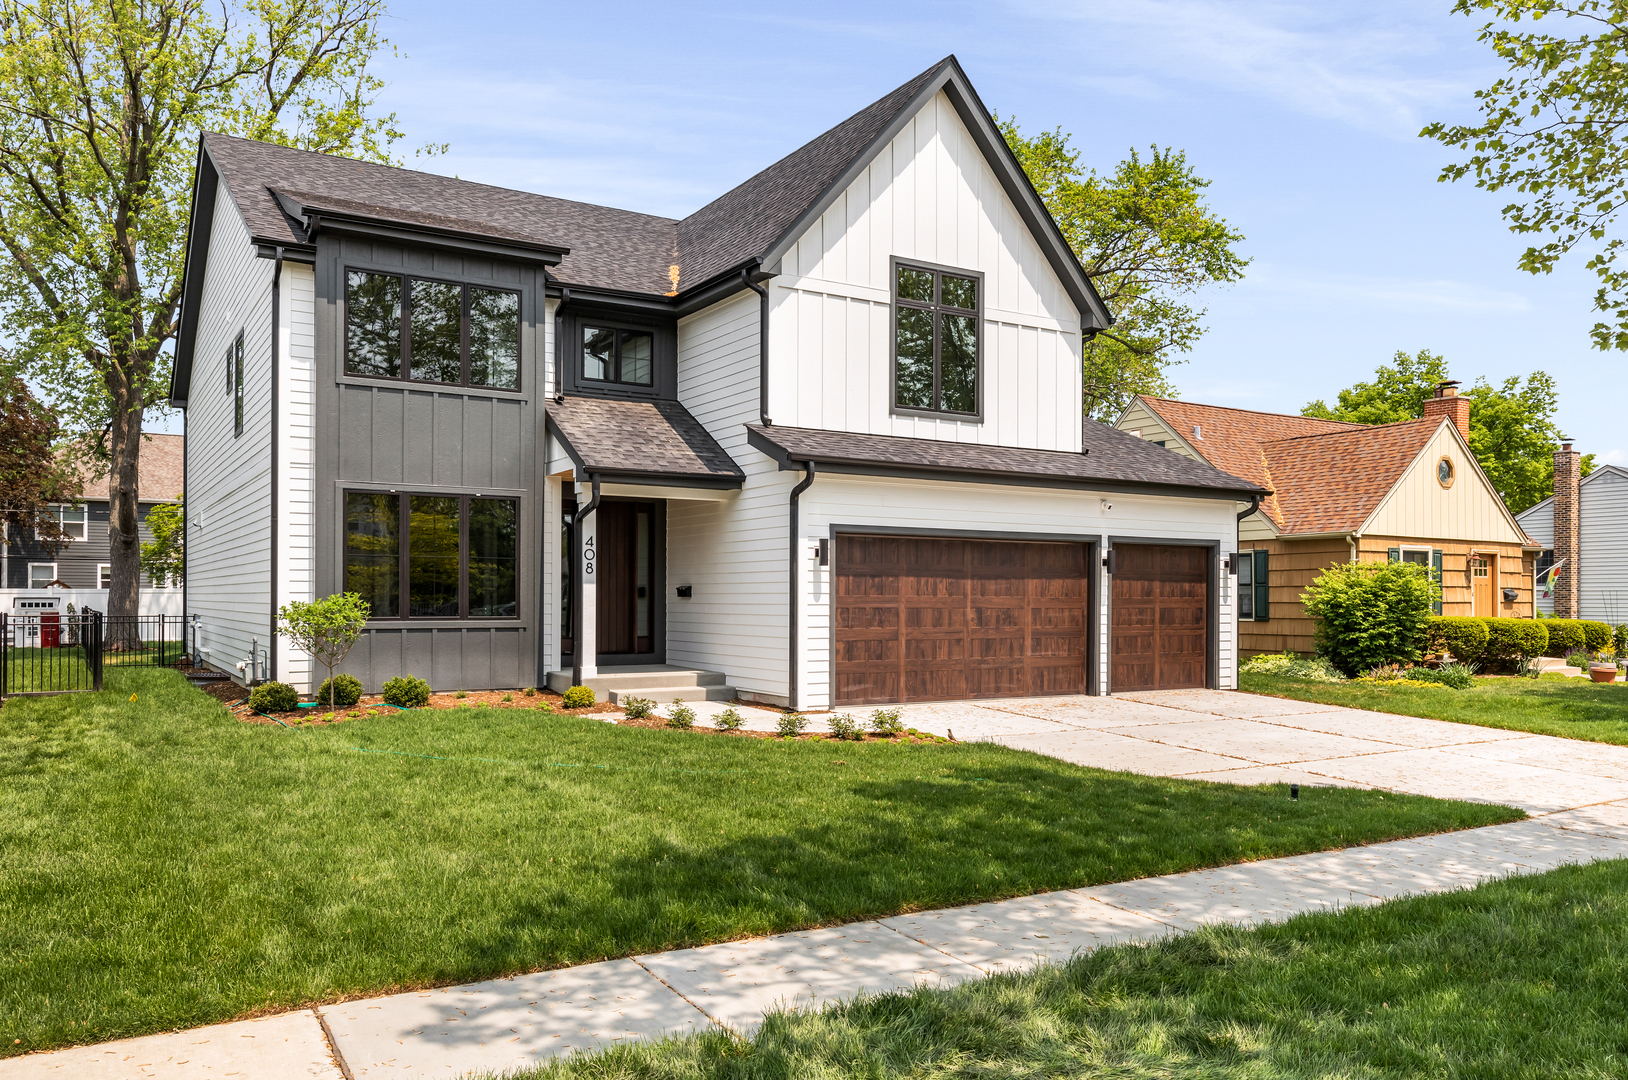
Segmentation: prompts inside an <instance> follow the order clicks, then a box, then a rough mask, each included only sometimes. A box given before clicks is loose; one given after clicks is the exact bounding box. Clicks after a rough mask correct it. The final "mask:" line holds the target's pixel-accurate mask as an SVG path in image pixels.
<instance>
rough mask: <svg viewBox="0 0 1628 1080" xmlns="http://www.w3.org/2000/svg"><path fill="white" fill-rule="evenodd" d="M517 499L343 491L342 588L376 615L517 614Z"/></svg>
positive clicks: (480, 616)
mask: <svg viewBox="0 0 1628 1080" xmlns="http://www.w3.org/2000/svg"><path fill="white" fill-rule="evenodd" d="M519 533H520V504H519V502H518V501H517V500H515V499H488V498H482V497H479V496H473V495H412V494H396V493H394V492H392V493H384V492H376V491H352V492H348V493H346V495H345V590H346V591H347V592H354V593H358V594H359V595H360V596H361V597H362V599H363V600H366V601H367V602H368V606H369V607H370V608H371V609H372V613H373V618H375V619H400V618H407V619H495V618H515V617H517V616H518V615H519V614H520V609H519V602H518V601H519V596H520V592H519V559H518V554H519V551H520V544H519Z"/></svg>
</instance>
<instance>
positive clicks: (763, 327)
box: [741, 267, 795, 513]
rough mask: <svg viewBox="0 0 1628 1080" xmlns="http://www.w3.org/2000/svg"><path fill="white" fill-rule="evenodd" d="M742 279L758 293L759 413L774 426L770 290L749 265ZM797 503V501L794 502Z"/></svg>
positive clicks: (760, 419)
mask: <svg viewBox="0 0 1628 1080" xmlns="http://www.w3.org/2000/svg"><path fill="white" fill-rule="evenodd" d="M741 281H742V282H743V283H745V285H746V287H747V288H748V289H751V290H752V291H753V292H755V293H757V295H758V329H757V413H758V423H759V424H761V425H763V426H764V427H772V426H774V421H773V420H770V419H769V290H767V289H765V288H764V287H763V286H761V285H759V284H758V283H757V282H755V281H753V280H752V272H751V269H750V268H748V267H743V268H742V269H741ZM793 505H795V503H794V504H793ZM794 513H795V511H794Z"/></svg>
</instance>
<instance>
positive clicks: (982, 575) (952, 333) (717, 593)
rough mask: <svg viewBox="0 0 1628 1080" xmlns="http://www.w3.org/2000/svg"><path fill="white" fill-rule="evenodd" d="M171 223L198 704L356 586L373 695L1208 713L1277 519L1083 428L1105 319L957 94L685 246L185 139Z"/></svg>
mask: <svg viewBox="0 0 1628 1080" xmlns="http://www.w3.org/2000/svg"><path fill="white" fill-rule="evenodd" d="M192 214H193V216H192V226H191V236H190V240H189V249H188V263H187V274H186V282H185V301H184V309H183V317H182V322H181V331H180V336H179V340H178V349H177V358H176V372H175V380H174V387H175V389H174V403H175V404H176V405H178V406H181V407H183V408H185V409H186V414H187V429H188V434H189V436H190V437H191V439H192V440H193V443H192V453H191V457H190V465H189V468H190V471H191V476H190V479H191V483H190V485H189V488H188V490H189V492H191V493H192V497H191V498H189V500H188V526H187V527H188V531H187V550H188V560H189V561H188V569H189V575H188V584H187V605H188V610H189V611H190V612H192V613H195V614H196V615H198V616H199V617H200V619H201V622H202V624H203V632H202V642H203V645H204V646H205V647H206V648H208V649H210V659H211V662H212V663H214V664H215V665H216V666H219V667H222V668H224V669H227V670H233V669H235V668H236V665H237V664H238V663H240V662H242V661H244V660H246V659H247V658H248V656H249V649H250V646H251V641H252V640H258V641H259V642H260V643H262V644H263V643H265V642H266V641H267V640H268V637H269V634H270V628H271V627H272V625H273V621H274V613H275V611H276V610H277V607H278V605H280V604H284V603H287V602H288V601H290V600H296V599H308V598H312V597H320V596H325V595H327V594H330V593H333V592H336V591H338V590H341V589H349V590H354V591H356V592H359V593H361V594H362V595H363V596H364V597H365V598H366V599H367V600H368V602H369V603H370V604H371V606H372V611H373V616H374V617H373V619H372V620H371V621H370V623H369V625H368V629H367V633H366V634H365V635H364V636H363V638H362V639H361V640H360V641H359V642H358V643H357V645H356V647H355V649H354V650H353V651H352V653H351V655H350V658H349V660H348V661H347V662H346V670H348V671H351V672H353V673H355V674H356V675H357V676H358V677H360V678H361V679H362V681H363V682H364V683H365V684H366V685H367V687H368V688H369V689H370V690H373V689H377V688H378V687H379V685H380V684H381V683H382V682H383V681H384V680H385V679H387V678H389V677H391V676H393V675H396V674H398V673H402V672H407V673H412V674H416V675H420V676H423V677H425V678H428V679H429V680H430V681H431V683H432V684H434V685H435V686H436V687H437V688H439V689H452V688H458V687H467V688H477V687H512V686H527V685H531V684H537V685H541V684H543V683H544V681H545V680H547V681H548V683H549V684H550V685H553V686H556V687H559V686H564V685H568V684H570V683H573V682H577V683H584V684H587V685H590V686H594V687H595V688H596V689H599V690H604V691H611V690H614V691H616V692H618V693H637V694H639V695H640V696H646V697H658V699H659V700H665V699H668V698H670V697H672V696H673V695H674V694H678V693H683V694H685V695H688V696H696V695H699V694H708V695H711V696H713V697H727V696H733V695H736V694H738V695H740V696H743V697H746V698H750V699H753V700H762V701H768V702H777V703H789V704H791V705H794V706H796V707H799V708H816V709H817V708H825V707H843V706H850V705H862V704H867V703H871V702H891V701H904V700H932V699H948V698H974V697H984V696H1004V695H1014V694H1047V693H1068V692H1075V693H1077V692H1091V693H1105V692H1107V691H1109V690H1110V689H1112V690H1121V689H1126V690H1128V689H1140V688H1147V687H1155V686H1222V687H1225V686H1231V685H1233V672H1234V663H1233V643H1232V627H1233V613H1232V608H1231V604H1230V598H1231V585H1230V582H1229V581H1227V579H1226V578H1225V576H1224V574H1223V572H1222V569H1223V566H1224V563H1225V558H1224V557H1225V554H1226V553H1228V552H1230V551H1231V550H1232V548H1233V547H1234V545H1235V542H1236V522H1235V515H1236V513H1237V510H1238V508H1239V507H1240V506H1244V505H1247V504H1248V502H1249V500H1250V498H1251V497H1252V496H1255V495H1258V494H1261V493H1263V491H1264V489H1263V488H1262V487H1261V486H1260V485H1257V484H1254V483H1251V482H1248V481H1245V480H1240V479H1238V478H1237V477H1235V476H1230V475H1228V474H1226V473H1224V472H1222V471H1220V470H1219V469H1216V468H1213V467H1211V466H1210V465H1208V464H1205V463H1203V462H1200V461H1191V460H1186V459H1183V458H1180V457H1177V456H1176V455H1172V454H1167V453H1164V452H1162V451H1160V450H1159V449H1158V448H1157V447H1151V446H1148V445H1147V444H1146V443H1144V442H1142V441H1140V440H1137V439H1133V438H1131V437H1130V436H1128V435H1125V434H1123V433H1122V432H1118V431H1115V430H1113V429H1111V428H1108V427H1105V426H1103V425H1098V424H1082V420H1081V350H1082V346H1083V340H1084V337H1085V336H1087V335H1090V334H1092V333H1094V332H1095V331H1097V330H1098V329H1101V328H1103V327H1105V326H1107V325H1108V323H1109V317H1108V315H1107V312H1106V310H1105V309H1104V307H1103V305H1102V302H1101V300H1100V299H1099V298H1098V297H1097V296H1096V294H1095V292H1094V291H1093V290H1092V287H1091V285H1090V283H1089V281H1088V280H1087V278H1086V276H1085V273H1084V271H1083V270H1082V269H1081V267H1080V265H1079V263H1078V262H1077V260H1076V259H1075V257H1074V256H1073V254H1072V253H1071V252H1070V250H1069V248H1068V245H1067V243H1066V242H1065V241H1064V239H1063V237H1062V236H1061V234H1060V233H1059V232H1058V230H1057V228H1056V226H1055V224H1054V223H1053V222H1052V220H1051V218H1050V216H1049V215H1048V214H1047V212H1046V210H1045V208H1044V205H1043V204H1042V203H1041V202H1040V200H1039V198H1038V197H1037V196H1036V194H1035V192H1034V189H1033V188H1032V187H1031V186H1030V184H1029V182H1028V180H1027V179H1026V178H1025V177H1024V175H1023V173H1022V171H1021V169H1020V167H1019V166H1018V164H1017V162H1016V161H1015V160H1014V158H1013V157H1012V155H1011V153H1010V152H1009V150H1008V149H1007V147H1006V144H1005V142H1004V140H1003V139H1002V138H1001V135H1000V132H999V131H998V130H997V129H996V128H995V126H994V125H993V124H992V122H991V119H990V113H989V110H988V109H986V108H985V107H984V106H983V104H982V103H981V102H980V101H979V100H978V98H977V95H976V94H975V93H974V91H973V89H972V87H971V86H970V85H969V84H968V82H967V80H966V77H965V75H964V74H963V73H962V71H961V68H960V66H959V65H958V64H957V63H956V61H955V60H954V58H953V57H952V58H948V59H946V60H944V61H942V62H941V63H939V64H936V65H934V66H933V67H932V68H931V69H930V70H928V71H926V72H924V73H922V74H921V75H920V76H918V77H916V78H914V79H912V80H911V81H910V82H908V83H906V84H905V85H903V86H901V87H899V88H898V89H897V90H895V91H893V92H892V93H890V94H888V95H887V96H885V97H883V98H882V99H881V100H879V101H877V102H875V103H874V104H872V105H870V106H868V107H866V108H865V109H863V110H861V111H860V112H858V113H856V114H855V115H854V116H852V117H850V118H849V119H847V120H845V121H843V122H842V123H841V124H839V125H837V126H836V127H835V128H833V129H831V130H830V131H828V132H826V133H825V134H824V135H821V136H820V137H819V138H817V139H815V140H814V141H813V142H811V143H809V144H808V145H806V146H804V147H803V148H801V149H800V150H797V151H796V152H794V153H792V154H791V155H789V156H788V157H786V158H784V159H782V160H781V161H779V162H777V163H776V164H774V165H771V166H770V167H769V168H768V169H766V170H764V171H763V172H761V173H759V174H758V175H756V176H754V177H752V178H751V179H749V180H747V181H746V182H745V183H743V184H741V185H740V186H739V187H737V188H735V189H734V190H733V191H731V192H729V193H728V194H725V195H723V196H722V197H720V198H718V199H716V200H715V201H713V202H712V203H709V204H708V205H706V206H704V207H702V208H701V209H700V210H698V211H697V212H696V213H694V214H692V215H690V216H689V217H687V218H685V219H683V220H673V219H670V218H662V217H654V216H651V215H647V214H638V213H632V212H629V211H625V210H615V209H610V208H607V207H602V206H593V205H589V204H585V203H578V202H570V201H567V200H563V199H556V198H550V197H547V196H542V195H534V194H530V193H528V192H523V191H511V190H506V189H503V188H496V187H488V186H485V185H482V184H476V183H471V182H469V181H464V180H456V179H451V178H448V177H443V176H434V175H430V174H427V173H420V172H411V171H407V170H403V169H393V168H386V167H383V166H379V165H372V164H367V163H363V162H359V161H353V160H348V159H344V158H336V157H327V156H322V155H317V154H310V153H303V152H300V151H297V150H290V149H287V148H284V147H280V146H272V145H267V144H262V143H255V142H247V141H243V140H240V139H234V138H228V137H225V136H220V135H213V134H211V135H206V136H204V138H203V139H202V142H201V145H200V149H199V156H198V173H197V186H196V190H195V198H194V202H193V211H192ZM1082 428H1083V431H1082ZM1110 555H1112V560H1111V561H1113V563H1114V565H1113V567H1112V568H1111V569H1112V574H1111V576H1110V567H1109V566H1108V563H1109V562H1110V559H1109V556H1110ZM270 671H271V672H272V673H273V674H274V675H275V677H277V678H280V679H283V680H285V681H289V682H292V683H294V684H296V685H297V686H299V687H300V688H301V689H302V690H309V688H310V685H311V681H312V674H311V667H310V664H309V662H308V660H307V659H306V658H305V657H304V656H303V655H298V654H293V653H292V651H291V650H290V649H289V647H288V646H287V645H286V643H280V644H278V645H275V646H274V654H273V655H272V656H271V657H270Z"/></svg>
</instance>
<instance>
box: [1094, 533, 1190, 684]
mask: <svg viewBox="0 0 1628 1080" xmlns="http://www.w3.org/2000/svg"><path fill="white" fill-rule="evenodd" d="M1209 575H1210V552H1209V550H1208V549H1207V548H1203V547H1196V546H1185V545H1156V544H1116V545H1114V577H1113V588H1112V592H1111V596H1112V604H1113V617H1112V620H1111V629H1112V642H1113V643H1112V646H1111V648H1110V650H1109V653H1110V668H1109V678H1110V688H1111V689H1113V690H1156V689H1178V688H1187V687H1203V686H1205V685H1207V683H1208V672H1209V645H1210V638H1209V635H1210V633H1211V630H1210V610H1209V600H1210V594H1209V589H1210V581H1209Z"/></svg>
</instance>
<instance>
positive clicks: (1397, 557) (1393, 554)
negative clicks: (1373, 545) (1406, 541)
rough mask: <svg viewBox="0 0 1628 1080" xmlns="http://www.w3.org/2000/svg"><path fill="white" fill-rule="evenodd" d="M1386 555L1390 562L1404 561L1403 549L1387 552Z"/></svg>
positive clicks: (1392, 549) (1393, 549)
mask: <svg viewBox="0 0 1628 1080" xmlns="http://www.w3.org/2000/svg"><path fill="white" fill-rule="evenodd" d="M1386 554H1387V555H1389V556H1390V561H1391V562H1401V561H1402V549H1401V548H1391V549H1390V550H1389V551H1387V552H1386Z"/></svg>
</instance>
